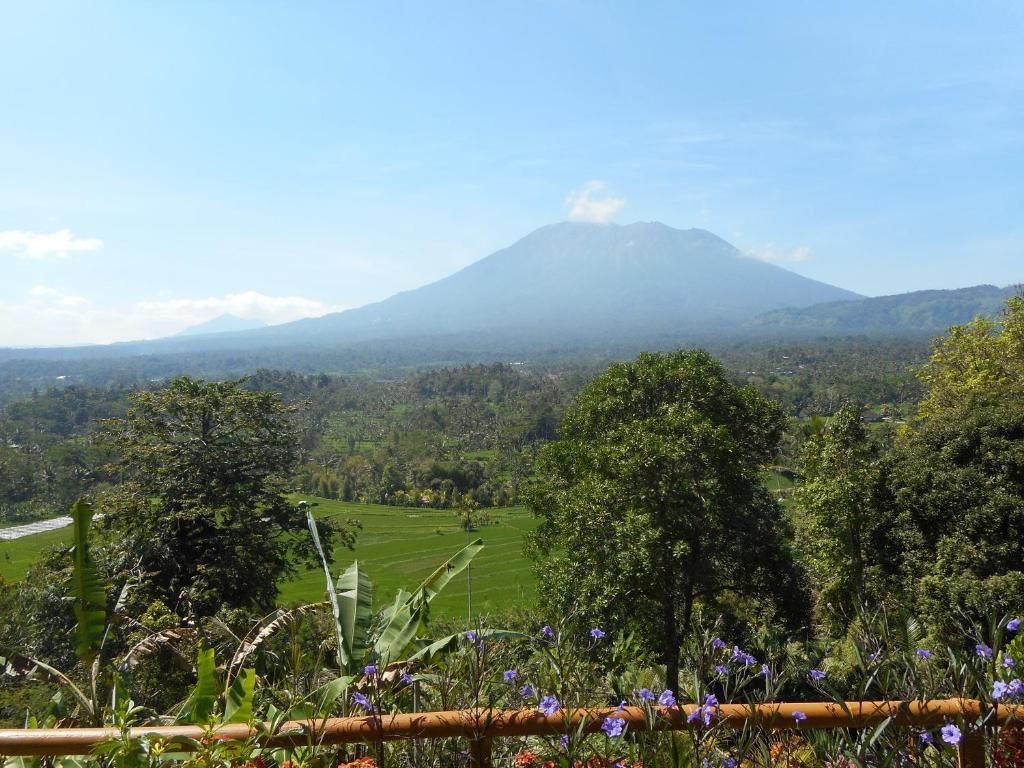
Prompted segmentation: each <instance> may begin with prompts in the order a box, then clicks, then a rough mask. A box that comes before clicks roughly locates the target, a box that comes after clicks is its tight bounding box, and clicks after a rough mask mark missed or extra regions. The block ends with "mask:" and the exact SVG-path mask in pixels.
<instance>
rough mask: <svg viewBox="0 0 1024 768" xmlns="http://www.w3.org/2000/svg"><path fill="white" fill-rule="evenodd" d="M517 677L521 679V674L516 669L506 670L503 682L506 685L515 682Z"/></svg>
mask: <svg viewBox="0 0 1024 768" xmlns="http://www.w3.org/2000/svg"><path fill="white" fill-rule="evenodd" d="M517 677H519V673H518V672H516V671H515V670H514V669H506V670H505V672H504V674H503V675H502V676H501V678H502V680H504V681H505V682H506V683H511V682H514V681H515V679H516V678H517Z"/></svg>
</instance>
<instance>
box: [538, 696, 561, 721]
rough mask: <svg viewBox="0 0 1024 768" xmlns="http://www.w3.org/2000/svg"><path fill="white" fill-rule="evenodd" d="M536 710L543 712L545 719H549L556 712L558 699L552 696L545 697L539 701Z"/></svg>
mask: <svg viewBox="0 0 1024 768" xmlns="http://www.w3.org/2000/svg"><path fill="white" fill-rule="evenodd" d="M537 709H539V710H540V711H541V712H543V713H544V714H545V715H546V716H547V717H551V716H552V715H553V714H555V712H557V711H558V699H556V698H555V697H554V696H545V697H544V698H543V699H541V700H540V705H539V706H538V707H537Z"/></svg>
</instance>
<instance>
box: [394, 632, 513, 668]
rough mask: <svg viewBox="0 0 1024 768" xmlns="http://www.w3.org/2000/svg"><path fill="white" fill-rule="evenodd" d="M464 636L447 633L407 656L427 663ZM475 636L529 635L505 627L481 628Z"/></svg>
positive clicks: (453, 645)
mask: <svg viewBox="0 0 1024 768" xmlns="http://www.w3.org/2000/svg"><path fill="white" fill-rule="evenodd" d="M465 636H466V633H465V632H456V633H455V634H454V635H448V637H442V638H441V639H440V640H435V641H434V642H432V643H431V644H430V645H428V646H427V647H426V648H421V649H420V650H418V651H417V652H416V653H414V654H413V655H412V656H410V657H409V661H422V662H424V663H426V664H429V663H430V662H431V661H433V660H434V658H436V657H437V656H441V655H443V654H445V653H451V652H452V651H454V650H456V649H457V648H458V647H459V640H460V639H462V638H463V637H465ZM477 637H478V638H479V639H481V640H488V639H490V640H512V639H515V640H529V639H530V636H529V635H527V634H524V633H522V632H512V631H511V630H507V629H481V630H480V631H479V632H477Z"/></svg>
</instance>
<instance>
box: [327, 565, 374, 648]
mask: <svg viewBox="0 0 1024 768" xmlns="http://www.w3.org/2000/svg"><path fill="white" fill-rule="evenodd" d="M336 586H337V591H338V598H339V601H340V604H339V608H340V609H341V627H342V634H343V635H344V636H345V642H346V648H345V650H346V652H347V653H348V657H349V658H350V659H352V660H353V661H359V660H360V659H362V658H363V657H364V656H365V655H366V642H367V639H368V635H369V632H370V625H371V624H373V582H372V581H370V577H369V576H368V575H367V574H366V571H363V570H361V569H360V568H359V561H358V560H356V561H355V562H354V563H352V565H350V566H349V567H348V568H347V569H346V571H345V572H344V573H343V574H341V576H339V577H338V583H337V585H336Z"/></svg>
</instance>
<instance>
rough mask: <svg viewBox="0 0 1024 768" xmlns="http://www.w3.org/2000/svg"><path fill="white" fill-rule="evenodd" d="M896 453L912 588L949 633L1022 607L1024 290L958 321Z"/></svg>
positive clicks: (899, 515)
mask: <svg viewBox="0 0 1024 768" xmlns="http://www.w3.org/2000/svg"><path fill="white" fill-rule="evenodd" d="M920 375H921V379H922V381H923V382H924V383H925V384H926V385H927V386H928V387H929V390H928V393H927V396H926V398H925V400H924V402H923V403H922V407H921V413H920V416H919V418H918V419H917V421H916V422H915V423H914V425H913V426H912V427H910V428H908V429H906V430H904V432H903V433H902V434H901V435H900V436H899V439H898V440H897V441H896V445H895V446H894V450H893V453H892V456H891V458H890V465H891V467H890V469H889V470H888V471H889V472H890V473H891V479H890V481H889V483H890V487H891V488H892V491H891V494H892V505H893V510H894V513H895V515H896V517H895V519H896V521H897V526H896V527H897V531H898V535H899V537H900V544H901V546H902V547H903V549H904V551H905V558H904V564H903V572H904V578H905V581H906V585H907V594H908V595H911V596H913V597H914V598H916V601H917V607H918V610H919V611H920V612H921V613H923V614H924V615H925V616H926V617H927V618H928V620H929V622H930V623H931V625H932V628H933V629H934V630H936V631H937V632H939V633H940V634H947V635H949V634H952V633H953V632H955V631H956V629H957V627H956V622H958V621H961V620H962V618H963V617H964V616H967V617H970V618H972V619H975V620H981V619H984V618H985V617H987V616H988V615H990V614H992V613H995V612H1002V611H1007V610H1020V609H1022V608H1024V566H1022V565H1021V563H1022V562H1024V298H1021V297H1015V298H1011V299H1009V300H1008V301H1007V306H1006V311H1005V312H1004V313H1003V315H1002V316H1001V317H1000V318H999V319H998V321H993V320H988V319H986V318H978V319H976V320H974V321H972V322H971V323H968V324H967V325H963V326H957V327H954V328H951V329H950V332H949V335H948V336H947V337H946V338H944V339H942V340H940V341H939V342H938V343H937V344H936V346H935V351H934V353H933V355H932V357H931V359H930V360H929V362H928V363H927V365H925V366H924V368H923V369H922V371H921V372H920Z"/></svg>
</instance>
